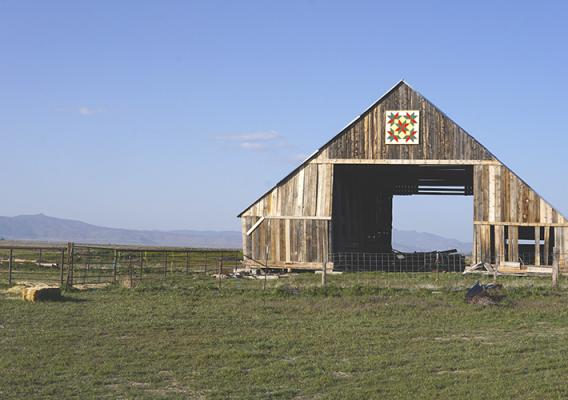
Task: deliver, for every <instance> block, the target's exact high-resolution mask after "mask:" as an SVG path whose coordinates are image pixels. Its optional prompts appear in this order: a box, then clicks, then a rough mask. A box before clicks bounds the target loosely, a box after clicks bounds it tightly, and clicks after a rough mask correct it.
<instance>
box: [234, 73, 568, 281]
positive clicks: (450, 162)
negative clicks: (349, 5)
mask: <svg viewBox="0 0 568 400" xmlns="http://www.w3.org/2000/svg"><path fill="white" fill-rule="evenodd" d="M410 195H445V196H450V195H451V196H456V195H457V196H473V215H472V224H473V232H474V234H473V248H472V257H471V259H472V261H471V262H472V264H478V263H486V264H490V265H491V266H493V267H494V268H495V267H496V268H499V269H500V270H501V271H504V272H507V271H508V270H507V268H508V269H509V270H510V269H513V271H512V272H515V270H516V269H519V270H524V271H534V272H545V271H547V270H548V269H550V266H551V265H552V263H553V262H558V265H559V267H560V269H564V268H565V266H566V261H565V259H564V258H565V257H564V253H565V250H566V249H568V232H567V231H566V230H567V229H568V222H567V220H566V218H565V217H564V216H563V215H561V214H560V212H558V211H557V210H556V209H554V208H553V207H552V206H551V205H550V203H548V202H547V201H545V200H544V199H543V198H542V197H541V196H540V195H539V194H538V193H536V192H535V191H534V190H533V189H532V188H531V187H530V186H529V185H528V184H527V183H526V182H524V181H523V180H522V179H521V178H520V177H519V176H517V175H516V174H515V173H514V172H513V171H512V170H511V169H509V168H508V167H507V166H506V165H504V164H503V163H502V162H501V161H499V159H497V157H496V156H494V155H493V154H492V153H491V152H490V151H489V150H488V149H487V148H486V147H484V146H483V145H482V144H481V143H479V142H478V141H477V140H476V139H475V138H474V137H473V136H471V135H470V134H469V133H467V132H466V131H465V130H464V129H463V128H461V127H460V126H459V125H458V124H456V123H455V122H454V121H452V120H451V119H450V118H449V117H448V116H447V115H445V114H444V113H443V112H442V111H441V110H440V109H438V108H437V107H436V106H435V105H434V104H432V103H431V102H430V101H428V100H427V99H426V98H425V97H424V96H422V95H421V94H420V93H419V92H418V91H416V90H415V89H413V88H412V87H411V86H410V85H409V84H407V83H406V82H404V81H401V82H399V83H397V84H396V85H395V86H394V87H393V88H392V89H390V90H389V91H388V92H387V93H386V94H384V95H383V96H382V97H381V98H379V99H378V100H377V101H376V102H375V103H374V104H373V105H371V106H370V107H369V108H368V109H367V110H365V111H364V112H363V113H362V114H361V115H360V116H358V117H357V118H356V119H355V120H353V121H352V122H351V123H350V124H349V125H347V126H346V127H345V128H344V129H343V130H342V131H341V132H339V133H338V134H337V135H336V136H335V137H333V138H332V139H331V140H329V141H328V142H327V143H325V144H324V145H323V146H322V147H321V148H320V149H318V150H317V151H316V152H314V153H313V155H312V156H310V157H309V158H308V159H307V160H306V161H305V162H303V163H302V164H301V165H299V166H298V167H297V168H296V169H295V170H293V171H292V172H291V173H290V174H289V175H288V176H286V177H285V178H284V179H282V180H281V181H280V182H278V183H277V184H276V185H275V186H274V187H273V188H271V189H270V190H269V191H268V192H267V193H265V194H263V195H262V196H260V198H258V199H257V200H256V201H255V202H254V203H252V204H251V205H250V206H249V207H247V208H246V209H245V210H244V211H242V212H241V213H240V214H239V217H240V218H241V221H242V235H243V254H244V255H245V262H246V263H258V262H263V263H264V262H265V260H266V261H267V262H268V265H269V266H270V267H271V268H297V269H320V268H321V267H322V264H323V263H324V262H326V263H327V262H329V261H330V260H333V259H334V257H332V255H337V254H342V253H350V252H358V253H363V254H365V253H369V254H377V253H381V254H384V253H390V252H392V251H393V249H392V225H393V221H392V219H393V213H392V205H393V196H410ZM521 255H522V256H521Z"/></svg>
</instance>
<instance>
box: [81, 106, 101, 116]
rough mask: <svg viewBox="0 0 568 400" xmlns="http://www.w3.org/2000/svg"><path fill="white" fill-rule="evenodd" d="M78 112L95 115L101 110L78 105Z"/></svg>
mask: <svg viewBox="0 0 568 400" xmlns="http://www.w3.org/2000/svg"><path fill="white" fill-rule="evenodd" d="M78 111H79V114H81V115H84V116H88V115H95V114H98V113H100V112H101V110H99V109H97V108H90V107H86V106H82V107H79V110H78Z"/></svg>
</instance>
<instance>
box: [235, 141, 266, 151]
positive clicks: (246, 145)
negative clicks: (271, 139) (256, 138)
mask: <svg viewBox="0 0 568 400" xmlns="http://www.w3.org/2000/svg"><path fill="white" fill-rule="evenodd" d="M239 147H240V148H241V149H245V150H266V149H267V148H268V146H267V145H266V143H261V142H242V143H240V144H239Z"/></svg>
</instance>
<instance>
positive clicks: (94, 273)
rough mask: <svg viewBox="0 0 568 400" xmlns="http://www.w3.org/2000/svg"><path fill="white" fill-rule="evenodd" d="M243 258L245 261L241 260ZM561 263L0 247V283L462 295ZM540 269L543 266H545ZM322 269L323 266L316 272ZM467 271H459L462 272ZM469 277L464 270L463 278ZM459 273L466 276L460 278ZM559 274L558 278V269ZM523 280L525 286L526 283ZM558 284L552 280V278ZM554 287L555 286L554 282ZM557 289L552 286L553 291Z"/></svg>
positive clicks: (545, 272)
mask: <svg viewBox="0 0 568 400" xmlns="http://www.w3.org/2000/svg"><path fill="white" fill-rule="evenodd" d="M245 258H246V257H245ZM554 259H557V260H568V254H566V255H564V254H558V255H556V256H555V255H554V254H550V255H549V256H548V257H541V261H542V262H541V263H540V264H538V265H530V264H527V263H526V262H527V260H531V261H532V262H533V263H534V262H535V257H534V254H532V255H531V254H520V255H519V256H518V259H517V261H513V262H511V261H508V262H506V263H503V264H502V265H499V266H496V265H494V264H491V263H489V264H482V265H478V266H477V268H476V269H473V270H471V264H472V262H471V260H470V259H469V257H467V256H464V255H462V254H457V253H448V252H431V253H397V252H394V253H354V252H352V253H331V254H330V255H329V261H328V262H327V263H325V264H322V266H321V268H320V269H316V270H313V269H312V270H310V271H302V270H297V269H294V266H293V265H291V266H290V267H291V268H290V270H284V269H278V268H272V267H271V266H270V263H268V265H266V264H265V263H263V262H260V261H256V260H254V261H255V263H253V265H254V266H252V267H251V263H243V254H242V253H241V251H240V250H236V249H196V248H180V247H176V248H173V247H170V248H164V247H159V248H158V247H147V246H146V247H143V246H130V247H128V246H99V245H82V244H74V243H69V244H67V245H65V246H64V245H49V246H40V245H36V246H33V245H31V246H30V245H27V246H15V245H3V244H0V281H1V282H4V283H7V284H9V285H13V284H18V283H22V282H41V283H46V284H55V285H61V286H64V285H67V286H78V285H97V284H109V283H120V284H122V285H123V286H126V287H135V286H138V285H140V284H142V283H144V282H148V281H156V280H164V281H170V282H172V283H179V284H187V285H193V286H195V285H203V286H213V287H217V288H218V289H230V288H235V289H263V290H271V289H282V290H290V291H297V290H300V289H306V288H321V287H325V288H341V289H349V288H413V289H432V290H435V289H442V288H462V287H467V286H469V285H471V284H472V283H474V282H475V281H476V280H481V281H484V280H492V281H494V280H501V281H507V282H512V281H511V278H510V277H509V276H504V275H515V276H524V277H525V278H524V279H520V280H519V279H516V280H515V278H512V279H513V281H515V282H516V283H515V284H520V285H525V284H526V285H532V286H535V285H536V286H538V285H543V286H549V285H550V280H551V276H553V275H554V274H553V271H554V265H553V264H554V262H553V260H554ZM545 262H546V263H547V264H545ZM324 266H325V267H324ZM466 270H467V271H466ZM470 270H471V271H470ZM464 271H466V272H471V273H466V274H464ZM560 272H561V273H562V272H565V271H563V270H560ZM526 278H530V279H526ZM556 279H557V280H558V277H557V278H556ZM557 283H558V282H557ZM563 285H564V282H563V281H562V280H560V286H563Z"/></svg>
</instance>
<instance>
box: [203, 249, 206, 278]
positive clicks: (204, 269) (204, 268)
mask: <svg viewBox="0 0 568 400" xmlns="http://www.w3.org/2000/svg"><path fill="white" fill-rule="evenodd" d="M203 273H204V274H205V275H207V251H205V267H203Z"/></svg>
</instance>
